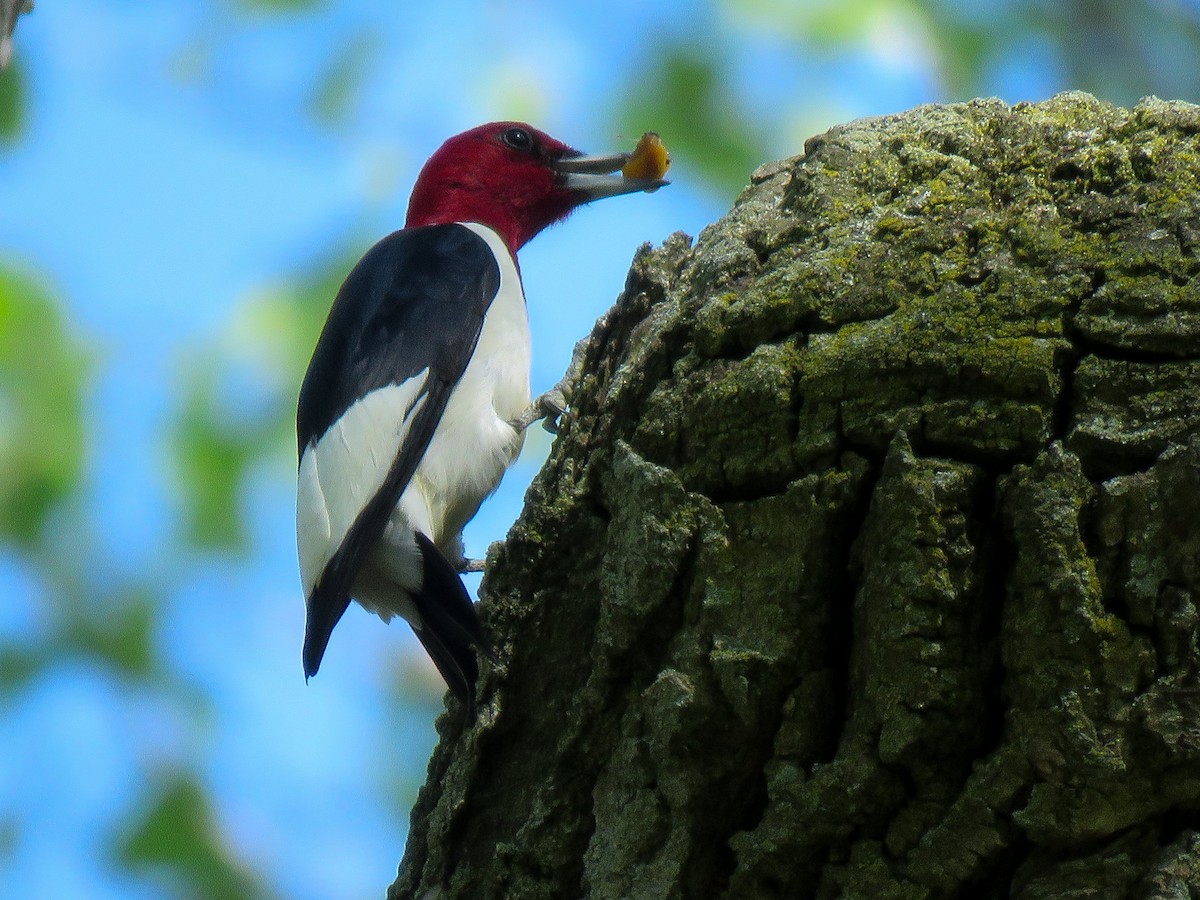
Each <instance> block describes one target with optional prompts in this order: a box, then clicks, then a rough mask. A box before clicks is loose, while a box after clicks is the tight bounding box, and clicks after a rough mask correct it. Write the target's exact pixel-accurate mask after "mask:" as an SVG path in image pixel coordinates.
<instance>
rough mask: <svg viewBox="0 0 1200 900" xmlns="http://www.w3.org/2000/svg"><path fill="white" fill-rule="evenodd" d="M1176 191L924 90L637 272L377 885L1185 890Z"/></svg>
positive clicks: (1194, 564)
mask: <svg viewBox="0 0 1200 900" xmlns="http://www.w3.org/2000/svg"><path fill="white" fill-rule="evenodd" d="M1198 179H1200V108H1198V107H1194V106H1190V105H1187V104H1182V103H1166V102H1162V101H1158V100H1148V101H1144V102H1143V103H1141V104H1139V105H1138V106H1137V107H1136V108H1135V109H1132V110H1123V109H1117V108H1115V107H1112V106H1109V105H1107V104H1104V103H1101V102H1099V101H1097V100H1095V99H1094V98H1091V97H1088V96H1086V95H1082V94H1066V95H1062V96H1060V97H1056V98H1054V99H1052V100H1050V101H1047V102H1045V103H1040V104H1032V105H1018V106H1015V107H1007V106H1005V105H1003V104H1001V103H999V102H997V101H976V102H973V103H968V104H960V105H954V106H933V107H923V108H920V109H917V110H913V111H911V112H908V113H904V114H902V115H898V116H892V117H886V118H881V119H874V120H865V121H861V122H855V123H851V124H849V125H846V126H843V127H840V128H836V129H834V130H832V131H830V132H829V133H828V134H825V135H823V136H821V137H819V138H815V139H813V140H812V141H810V142H809V143H808V145H807V147H806V148H805V153H804V154H803V155H802V156H799V157H796V158H794V159H790V160H784V161H782V162H779V163H774V164H771V165H769V166H765V167H763V168H762V169H760V170H759V171H758V172H756V173H755V175H754V177H753V179H752V184H751V186H750V187H749V188H748V189H747V190H746V191H745V192H744V194H743V195H742V197H741V198H739V200H738V203H737V205H736V206H735V207H734V209H733V210H732V211H731V212H730V213H729V215H728V216H726V217H725V218H724V219H722V220H721V221H720V222H718V223H717V224H715V225H714V226H712V227H710V228H709V229H706V230H705V232H704V233H703V234H701V235H700V237H699V239H698V240H697V241H696V243H695V245H693V244H692V243H691V242H690V241H689V240H688V239H687V238H685V237H683V236H681V235H677V236H675V237H673V238H671V239H669V240H668V241H667V242H666V243H665V244H664V245H663V246H662V247H661V248H660V249H658V250H653V251H652V250H649V249H646V250H644V251H643V252H641V253H639V255H638V257H637V258H636V259H635V261H634V266H633V269H632V271H631V272H630V276H629V280H628V283H627V285H626V289H625V291H624V293H623V294H622V295H621V297H620V298H619V300H618V302H617V304H616V305H615V306H614V308H613V309H612V310H611V311H610V312H609V313H608V314H607V315H606V316H605V317H604V318H603V319H602V320H601V321H600V322H599V323H598V324H597V327H596V329H595V331H594V333H593V335H592V337H591V339H590V341H589V343H588V346H587V357H586V365H585V369H584V375H583V376H582V378H581V380H580V382H579V384H578V385H577V386H576V392H575V395H574V397H573V403H572V410H571V413H570V414H569V416H568V417H567V418H566V420H565V422H564V429H563V432H562V434H561V435H560V437H559V439H558V440H557V442H556V444H555V447H554V451H553V453H552V455H551V458H550V460H549V461H548V462H547V464H546V467H545V468H544V470H543V471H542V473H541V474H540V475H539V477H538V478H537V480H536V481H535V483H534V485H533V486H532V488H531V489H530V492H529V495H528V498H527V504H526V509H525V512H524V513H523V514H522V516H521V518H520V520H519V521H518V522H517V523H516V525H515V526H514V527H513V530H512V532H511V533H510V534H509V536H508V539H507V541H506V542H505V544H504V545H503V547H502V548H500V549H498V550H497V551H496V553H495V554H494V555H493V558H492V559H491V560H490V565H489V572H488V576H487V578H486V579H485V583H484V589H483V595H484V597H483V607H482V608H483V611H484V613H485V615H486V617H487V620H488V623H489V627H490V629H491V632H492V634H493V636H494V639H495V643H496V645H497V646H496V649H497V652H498V656H499V658H500V660H501V662H500V664H499V665H497V666H492V667H486V668H487V672H486V673H485V678H484V682H483V684H482V688H481V700H480V710H479V715H478V718H477V720H476V721H474V722H471V723H465V722H464V721H463V717H462V711H461V710H459V709H457V708H456V709H452V710H451V712H450V714H449V715H447V716H446V717H444V718H443V719H442V720H441V723H440V727H441V734H442V741H441V744H440V745H439V747H438V749H437V751H436V752H435V754H434V758H433V760H432V761H431V763H430V778H429V783H428V785H427V786H426V788H425V789H424V790H423V791H422V794H421V797H420V799H419V801H418V804H417V807H416V809H415V811H414V814H413V826H412V835H411V838H410V840H409V846H408V849H407V852H406V855H405V859H404V862H403V864H402V867H401V874H400V877H399V878H398V880H397V882H396V883H395V884H394V885H393V886H392V891H391V893H390V896H392V897H395V898H401V897H404V898H407V897H422V898H423V897H434V896H437V897H443V898H449V897H471V898H493V897H495V898H500V897H522V898H525V897H529V898H537V897H546V898H561V897H595V898H610V897H612V898H617V897H620V898H642V897H645V898H655V900H659V898H691V897H721V896H724V897H772V896H780V897H785V896H786V897H821V898H824V897H838V896H844V897H867V896H871V897H896V898H914V900H915V898H949V897H985V898H986V897H1018V898H1051V897H1054V898H1059V897H1084V896H1087V897H1113V898H1118V897H1144V898H1153V897H1162V898H1167V897H1184V896H1194V895H1196V894H1197V893H1200V865H1198V864H1197V862H1196V859H1197V851H1198V850H1200V677H1198V674H1200V648H1198V644H1197V636H1198V630H1200V525H1197V522H1196V511H1197V510H1200V437H1197V433H1198V432H1200V399H1198V398H1200V184H1198V183H1197V181H1198Z"/></svg>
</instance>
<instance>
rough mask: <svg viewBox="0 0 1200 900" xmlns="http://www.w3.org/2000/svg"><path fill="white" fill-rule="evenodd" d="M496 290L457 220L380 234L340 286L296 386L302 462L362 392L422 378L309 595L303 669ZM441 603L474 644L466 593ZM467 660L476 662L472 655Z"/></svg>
mask: <svg viewBox="0 0 1200 900" xmlns="http://www.w3.org/2000/svg"><path fill="white" fill-rule="evenodd" d="M499 287H500V270H499V267H498V265H497V262H496V258H495V256H494V254H493V253H492V250H491V248H490V247H489V246H488V244H487V242H486V241H484V239H483V238H482V237H480V236H479V235H478V234H476V233H475V232H474V231H472V230H470V229H469V228H467V227H465V226H462V225H434V226H428V227H424V228H416V229H406V230H403V231H398V232H395V233H393V234H391V235H389V236H388V237H386V238H384V239H383V240H382V241H380V242H379V243H378V244H376V245H375V246H374V247H372V248H371V249H370V250H369V251H368V252H367V254H366V255H365V256H364V257H363V258H362V260H361V261H360V262H359V263H358V265H356V266H355V267H354V269H353V270H352V271H351V273H350V275H349V276H348V277H347V278H346V281H345V283H344V284H343V285H342V288H341V290H339V291H338V295H337V298H336V300H335V301H334V304H333V307H332V309H331V310H330V313H329V318H328V320H327V321H326V324H325V328H324V330H323V331H322V333H321V337H320V340H319V341H318V343H317V348H316V350H315V352H314V353H313V358H312V362H311V363H310V364H309V368H308V373H307V374H306V375H305V378H304V383H303V385H302V386H301V389H300V402H299V406H298V410H297V416H296V432H297V438H298V443H299V451H300V456H301V461H302V462H303V459H304V455H305V453H306V452H309V451H310V450H313V449H314V448H315V447H316V445H317V444H318V442H320V440H321V438H322V437H323V436H324V435H325V434H326V432H328V431H329V429H330V428H333V427H334V426H335V425H336V424H337V422H338V420H339V419H340V418H341V417H342V416H344V415H345V414H346V413H347V411H348V410H350V409H351V408H352V407H353V406H354V404H355V403H356V402H358V401H359V400H360V399H361V398H363V397H365V396H367V395H368V394H370V393H372V392H373V391H375V390H377V389H379V388H385V387H389V386H392V385H403V384H405V383H408V382H410V381H411V380H412V379H419V384H418V383H415V382H414V383H413V384H412V386H413V387H414V388H415V392H414V394H413V397H414V399H413V402H412V404H410V407H411V409H412V414H411V417H409V418H407V419H406V429H405V431H404V436H403V439H402V441H401V444H400V447H399V450H398V452H397V453H396V455H395V458H394V459H393V460H392V462H391V464H390V467H389V468H388V470H387V474H386V476H385V477H384V478H383V483H382V486H381V487H380V488H379V489H378V490H377V491H375V493H374V494H373V495H372V496H371V497H369V498H368V499H366V502H365V503H364V505H363V506H362V508H361V510H358V511H357V515H356V516H355V518H354V520H353V524H352V525H350V527H349V528H348V530H347V531H346V534H345V536H344V538H343V539H342V540H341V542H340V544H339V545H338V547H337V549H336V551H335V552H333V554H332V556H331V557H330V558H329V560H328V562H327V563H326V564H325V566H324V568H323V569H322V571H321V574H320V576H319V577H318V578H317V580H316V583H315V585H314V587H313V589H312V592H311V594H310V596H309V597H308V621H307V627H306V630H305V638H304V671H305V674H306V675H308V676H311V675H313V674H314V673H315V672H316V671H317V668H318V667H319V665H320V662H321V657H322V656H323V655H324V652H325V647H326V645H327V643H328V641H329V636H330V633H331V632H332V631H333V628H334V626H335V625H336V624H337V622H338V620H339V619H340V618H341V616H342V614H343V613H344V612H345V611H346V608H347V606H349V603H350V587H351V584H352V583H353V581H354V579H355V577H356V576H357V574H358V571H359V569H360V568H361V567H362V565H363V562H364V561H365V559H366V557H367V555H368V554H369V553H370V551H371V549H372V548H373V547H374V545H375V544H376V542H377V541H378V540H379V539H380V537H381V536H382V534H383V531H384V528H385V526H386V524H387V520H388V518H389V516H390V515H391V512H392V510H393V509H394V508H395V506H396V504H397V502H398V501H399V499H400V495H401V494H402V493H403V492H404V489H405V488H406V487H407V486H408V483H409V481H410V480H411V478H412V476H413V472H414V471H415V470H416V468H417V465H418V464H419V463H420V461H421V458H422V456H423V455H424V453H425V450H426V448H427V447H428V445H429V442H430V440H431V439H432V437H433V433H434V430H435V429H436V427H437V424H438V422H439V421H440V419H441V417H442V413H443V411H444V410H445V408H446V402H447V400H448V399H449V396H450V393H451V391H452V390H453V389H454V386H455V385H456V384H457V383H458V380H459V378H461V376H462V373H463V371H464V370H465V369H466V366H467V363H468V361H469V360H470V358H471V355H472V353H473V352H474V350H475V345H476V342H477V341H478V338H479V333H480V331H481V330H482V327H483V319H484V316H485V315H486V313H487V310H488V307H489V305H490V304H491V302H492V300H493V299H494V298H495V296H496V294H497V291H498V290H499ZM427 549H428V550H429V551H432V552H433V553H437V550H436V548H434V547H433V545H432V543H428V547H425V546H424V545H423V546H422V548H421V550H422V553H423V554H425V553H426V551H427ZM443 562H444V561H443ZM446 565H447V566H448V565H449V564H448V563H447V564H446ZM426 602H429V601H428V600H427V601H426ZM445 602H446V603H448V604H450V605H451V608H450V609H448V610H439V614H440V615H442V616H445V615H448V616H450V617H451V619H453V620H454V621H456V622H458V623H459V624H460V627H461V628H463V629H465V630H466V632H467V633H469V634H471V635H472V636H477V637H478V638H479V640H480V641H481V642H482V637H483V634H482V629H481V627H480V626H479V623H478V618H477V617H476V614H475V611H474V607H473V606H472V605H471V601H470V598H469V597H468V596H467V594H466V592H465V591H461V590H460V591H459V592H457V595H456V596H449V597H446V598H445ZM456 644H461V641H458V642H456ZM468 652H469V650H468ZM444 662H445V661H439V665H442V663H444ZM469 664H470V665H471V666H474V659H473V658H471V659H470V661H469ZM472 686H473V681H472ZM456 693H457V691H456Z"/></svg>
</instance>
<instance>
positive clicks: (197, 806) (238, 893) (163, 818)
mask: <svg viewBox="0 0 1200 900" xmlns="http://www.w3.org/2000/svg"><path fill="white" fill-rule="evenodd" d="M118 854H119V857H120V861H121V863H122V864H123V865H125V866H127V867H129V868H131V869H135V870H139V869H140V870H143V871H146V872H148V873H151V874H153V875H156V876H158V877H159V879H161V880H165V881H167V882H168V883H169V884H170V885H171V886H172V887H173V888H175V889H176V890H172V891H170V893H172V894H176V893H178V894H179V895H182V896H186V897H189V898H198V900H199V898H204V900H219V898H220V900H224V898H229V900H235V898H237V900H252V898H257V897H264V896H266V891H265V890H264V888H263V886H262V885H261V884H259V883H258V882H257V881H256V880H255V879H254V877H253V876H252V875H251V874H249V872H248V871H247V869H246V867H245V866H244V865H243V863H242V862H241V861H240V860H235V859H234V857H233V855H232V854H231V853H230V850H229V848H227V847H226V846H225V845H224V844H223V843H222V841H221V838H220V830H219V828H218V827H217V823H216V817H215V816H214V814H213V811H212V806H211V804H210V802H209V799H208V797H207V795H206V794H205V793H204V791H203V790H202V789H201V787H200V786H199V785H198V784H197V783H196V782H195V781H194V780H193V779H192V778H191V777H189V776H179V777H177V778H176V780H174V781H172V782H170V783H168V784H166V785H165V786H164V787H163V788H162V789H161V791H160V792H159V794H158V796H157V797H156V798H155V799H154V801H153V803H152V804H151V806H150V808H149V809H148V810H147V812H146V813H145V815H144V816H142V818H141V821H140V822H138V824H137V825H135V826H134V828H133V829H132V832H131V833H130V834H129V836H128V837H127V838H126V839H125V840H124V841H123V842H122V844H121V845H120V847H119V848H118ZM163 876H165V878H163ZM156 880H157V879H156Z"/></svg>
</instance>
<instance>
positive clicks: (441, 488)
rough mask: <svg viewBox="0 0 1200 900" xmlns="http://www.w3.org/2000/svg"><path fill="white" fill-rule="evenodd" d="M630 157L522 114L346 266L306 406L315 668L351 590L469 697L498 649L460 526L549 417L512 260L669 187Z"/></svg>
mask: <svg viewBox="0 0 1200 900" xmlns="http://www.w3.org/2000/svg"><path fill="white" fill-rule="evenodd" d="M630 156H631V155H630V154H628V153H614V154H608V155H603V156H585V155H584V154H582V153H580V152H579V151H577V150H573V149H571V148H570V147H568V146H567V145H566V144H563V143H561V142H560V141H556V140H555V139H554V138H552V137H550V136H549V135H546V134H543V133H542V132H540V131H538V130H536V129H534V128H531V127H530V126H528V125H524V124H521V123H517V122H498V123H494V124H491V125H483V126H481V127H479V128H475V129H472V130H471V131H468V132H465V133H464V134H460V135H458V136H457V137H453V138H451V139H450V140H448V141H446V143H445V144H443V145H442V146H441V148H440V149H438V151H437V152H436V153H434V155H433V156H432V157H430V159H429V161H428V162H427V163H426V164H425V166H424V168H423V169H422V170H421V173H420V175H419V177H418V178H417V183H416V186H415V187H414V188H413V193H412V199H411V200H410V201H409V206H408V218H407V221H406V223H405V227H404V228H403V229H402V230H400V231H397V232H394V233H393V234H390V235H388V236H387V237H385V238H384V239H383V240H381V241H380V242H379V243H377V244H376V245H375V246H374V247H372V248H371V249H370V250H368V251H367V254H366V255H365V256H364V257H363V258H362V260H360V261H359V263H358V264H357V265H356V266H355V267H354V269H353V270H352V271H351V272H350V274H349V276H347V278H346V281H345V283H344V284H343V285H342V287H341V290H339V291H338V294H337V297H336V299H335V300H334V302H333V307H332V309H331V310H330V312H329V318H328V320H327V321H326V323H325V328H324V330H323V331H322V332H321V337H320V339H319V340H318V342H317V347H316V350H315V351H314V353H313V357H312V362H311V363H310V364H309V367H308V373H307V374H306V375H305V376H304V383H303V385H302V386H301V388H300V403H299V407H298V410H297V414H296V431H297V437H298V441H299V449H300V471H299V479H298V482H299V483H298V489H297V497H296V535H297V545H298V550H299V555H300V574H301V579H302V581H303V585H304V593H305V596H306V598H307V608H308V616H307V623H306V629H305V635H304V654H303V657H304V674H305V676H306V677H310V676H312V675H313V674H315V673H316V671H317V668H318V667H319V666H320V664H321V657H322V656H323V655H324V653H325V648H326V645H327V644H328V642H329V636H330V634H331V633H332V631H333V628H334V626H335V625H336V624H337V622H338V620H339V619H340V618H341V617H342V614H343V613H344V612H345V611H346V608H347V607H348V606H349V604H350V600H351V598H353V599H355V600H357V601H358V603H359V604H361V605H362V606H363V607H364V608H366V609H368V610H370V611H371V612H374V613H376V614H378V615H379V616H380V617H381V618H383V619H384V620H385V621H387V620H389V619H390V618H391V617H392V616H393V615H400V616H403V617H404V618H405V619H406V620H408V622H409V624H411V625H412V627H413V629H414V630H415V631H416V633H417V636H418V637H419V638H420V640H421V643H422V644H423V645H424V647H425V649H426V651H427V652H428V653H429V655H430V657H432V659H433V662H434V663H435V664H436V665H437V668H438V670H439V671H440V672H441V673H442V677H443V678H444V679H445V680H446V683H447V684H448V685H449V686H450V688H451V689H452V690H453V691H454V693H455V694H456V695H457V696H458V697H459V699H460V700H462V701H463V702H464V703H466V704H467V705H468V706H470V705H472V704H473V703H474V698H475V681H476V678H477V676H478V674H479V668H478V663H477V661H476V658H475V652H474V647H479V648H480V649H481V650H482V651H484V652H487V653H490V650H489V649H488V644H487V640H486V638H485V636H484V632H483V627H482V625H481V623H480V621H479V618H478V616H477V615H476V613H475V607H474V605H473V604H472V602H471V598H470V596H469V595H468V594H467V591H466V588H465V587H464V585H463V583H462V580H461V579H460V577H459V572H460V571H462V570H463V569H464V567H465V565H466V561H465V560H464V557H463V545H462V529H463V526H464V525H465V524H466V523H467V522H468V521H469V520H470V519H471V517H472V516H474V515H475V512H476V511H477V510H478V509H479V505H480V504H481V503H482V502H483V500H484V499H485V498H486V497H487V496H488V495H489V494H491V493H492V491H494V490H495V489H496V486H497V485H498V484H499V483H500V479H501V477H502V476H503V475H504V472H505V470H506V469H507V468H508V467H509V466H510V465H511V464H512V462H513V460H515V459H516V457H517V454H518V452H519V451H520V449H521V445H522V443H523V441H524V427H525V426H526V425H527V424H528V423H529V422H530V421H533V420H535V419H536V418H538V417H539V416H537V415H536V414H529V413H528V410H529V408H530V393H529V360H530V347H529V321H528V317H527V314H526V309H525V295H524V293H523V291H522V289H521V276H520V272H519V270H518V268H517V262H516V256H515V254H516V252H517V250H519V249H520V248H521V247H522V246H523V245H524V244H525V243H526V242H527V241H529V239H530V238H532V237H533V236H534V235H535V234H537V233H538V232H539V231H541V230H542V229H543V228H545V227H546V226H548V225H550V224H552V223H554V222H557V221H559V220H560V219H563V218H565V217H566V216H567V215H568V214H569V213H570V212H571V211H572V210H573V209H574V208H575V207H577V206H579V205H580V204H583V203H587V202H589V201H591V200H597V199H600V198H602V197H615V196H617V195H619V194H627V193H631V192H634V191H652V190H655V189H657V188H658V187H661V186H662V185H663V184H665V183H666V182H664V181H662V180H661V177H655V178H631V177H625V176H623V175H622V174H620V173H619V171H618V170H619V169H621V167H622V166H625V165H626V164H627V163H628V162H629V160H630ZM663 168H664V169H665V166H664V167H663ZM659 174H661V173H659Z"/></svg>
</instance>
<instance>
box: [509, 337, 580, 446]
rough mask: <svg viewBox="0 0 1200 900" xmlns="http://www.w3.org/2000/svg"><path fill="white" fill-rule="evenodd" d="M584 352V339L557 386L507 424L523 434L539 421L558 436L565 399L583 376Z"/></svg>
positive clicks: (565, 406) (565, 409)
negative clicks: (559, 421)
mask: <svg viewBox="0 0 1200 900" xmlns="http://www.w3.org/2000/svg"><path fill="white" fill-rule="evenodd" d="M586 350H587V339H586V338H585V339H584V340H582V341H580V342H579V343H577V344H576V345H575V350H574V352H572V354H571V364H570V365H569V366H568V367H567V373H566V374H565V375H563V377H562V379H561V380H560V381H559V382H558V384H556V385H555V386H554V387H552V388H550V390H548V391H546V392H545V393H544V394H542V395H541V396H540V397H538V398H537V399H536V400H534V401H533V402H532V403H531V404H529V407H528V408H527V409H526V410H525V411H524V412H523V413H521V414H520V415H519V416H517V417H516V418H515V419H513V420H512V421H511V422H509V423H508V424H509V425H511V426H512V427H513V428H514V429H515V430H516V431H518V432H523V431H525V429H526V428H528V427H529V426H530V425H532V424H533V423H534V422H536V421H537V420H538V419H541V420H542V427H543V428H545V429H546V430H547V431H548V432H550V433H551V434H558V420H559V419H560V418H562V416H564V415H565V414H566V412H567V408H568V406H569V404H568V401H567V398H568V397H569V396H570V395H571V394H572V393H573V388H574V387H575V384H576V383H577V382H578V381H579V377H580V375H582V374H583V357H584V354H585V352H586Z"/></svg>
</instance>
